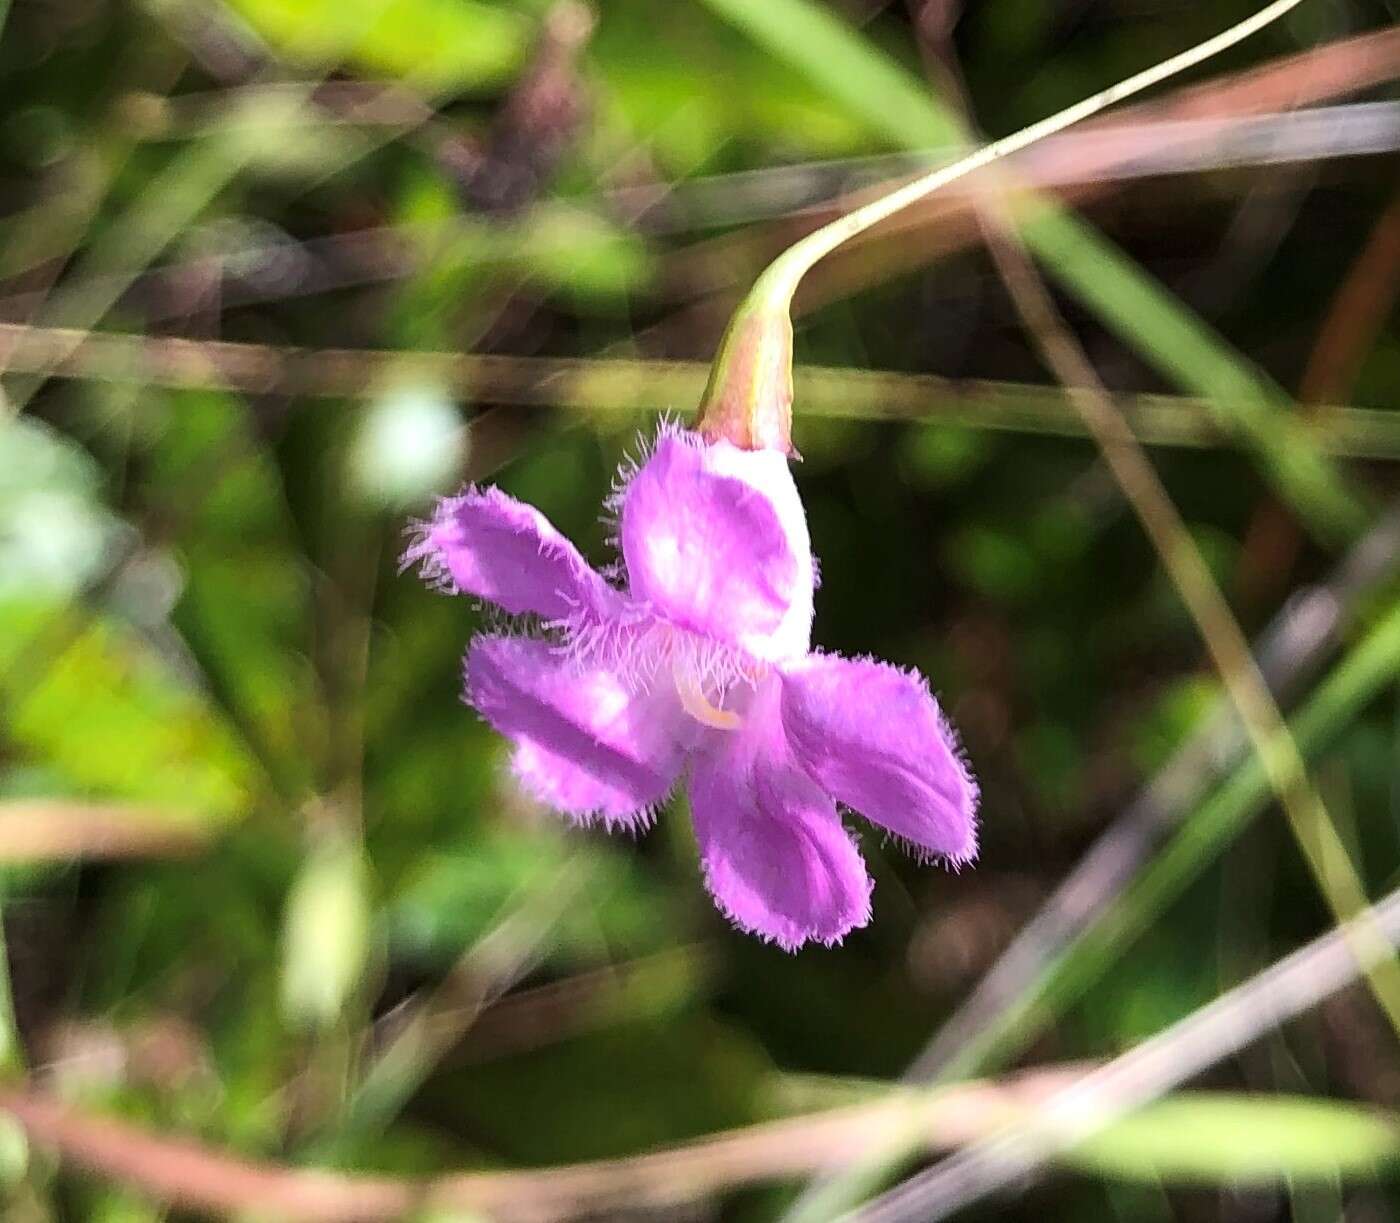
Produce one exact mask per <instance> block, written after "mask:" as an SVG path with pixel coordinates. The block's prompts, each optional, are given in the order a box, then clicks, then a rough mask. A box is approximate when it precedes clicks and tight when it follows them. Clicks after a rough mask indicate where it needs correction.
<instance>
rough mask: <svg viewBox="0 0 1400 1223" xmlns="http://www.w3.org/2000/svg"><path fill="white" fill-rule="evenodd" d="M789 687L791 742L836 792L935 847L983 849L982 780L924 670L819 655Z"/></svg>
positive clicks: (953, 856) (949, 852) (786, 718)
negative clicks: (980, 828)
mask: <svg viewBox="0 0 1400 1223" xmlns="http://www.w3.org/2000/svg"><path fill="white" fill-rule="evenodd" d="M782 688H783V696H782V718H783V726H784V728H785V729H786V731H787V739H788V744H789V746H790V747H791V749H792V752H793V755H794V756H795V757H796V758H797V760H798V761H799V762H800V763H801V765H802V767H803V768H804V769H806V770H807V772H808V773H809V774H810V775H811V776H812V778H813V779H814V780H815V781H817V782H818V783H819V784H820V785H821V786H822V787H823V788H824V789H825V790H826V791H827V792H828V793H829V794H831V795H832V796H833V797H834V798H836V799H838V800H839V801H840V802H843V803H845V804H847V805H848V806H850V807H853V808H855V810H857V811H859V812H860V813H861V814H862V815H863V816H865V818H866V819H868V820H871V821H873V822H874V823H876V824H880V825H883V826H884V827H885V828H888V829H889V830H890V831H891V832H893V833H895V834H896V835H897V836H900V837H903V838H904V839H905V840H907V841H909V842H911V843H912V844H914V845H916V846H918V847H919V848H920V849H922V850H925V851H927V852H928V853H931V854H936V855H937V856H939V857H941V858H946V859H948V860H949V861H950V862H953V863H962V862H968V861H971V860H972V859H973V858H974V857H976V856H977V821H976V814H977V783H976V782H975V781H974V780H973V779H972V775H971V774H970V773H969V772H968V769H967V766H966V764H965V763H964V762H963V760H962V757H961V756H960V755H959V754H958V747H957V740H956V738H955V737H954V734H953V731H952V728H951V727H950V726H949V725H948V722H947V720H946V719H945V718H944V717H943V712H942V710H940V709H939V708H938V702H937V701H935V700H934V698H933V696H932V694H931V693H930V692H929V690H928V685H927V684H926V683H925V682H924V680H923V677H922V676H919V675H917V674H911V673H909V672H906V671H901V670H900V669H899V668H898V667H892V666H890V665H889V664H887V663H881V662H875V661H873V660H870V659H859V660H852V659H847V658H841V657H838V656H836V655H822V654H814V655H812V656H810V657H809V658H808V659H806V660H805V661H803V662H801V663H797V664H795V665H794V666H791V667H787V668H784V671H783V679H782Z"/></svg>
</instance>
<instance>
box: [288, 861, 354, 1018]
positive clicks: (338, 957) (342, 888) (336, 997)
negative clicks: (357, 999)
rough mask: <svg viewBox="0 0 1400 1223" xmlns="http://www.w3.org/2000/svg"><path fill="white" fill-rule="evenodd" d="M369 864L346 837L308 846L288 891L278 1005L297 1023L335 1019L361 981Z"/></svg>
mask: <svg viewBox="0 0 1400 1223" xmlns="http://www.w3.org/2000/svg"><path fill="white" fill-rule="evenodd" d="M369 886H370V878H369V868H368V865H367V863H366V862H365V858H364V853H363V852H362V851H361V849H360V847H359V846H358V845H357V844H356V843H354V842H353V841H352V840H351V839H350V838H348V837H344V836H340V835H334V836H330V837H328V838H326V839H325V840H324V841H323V842H322V843H319V844H317V845H316V846H315V847H313V848H312V850H311V853H310V854H309V855H308V857H307V859H306V862H305V863H304V865H303V866H302V869H301V874H300V875H298V876H297V879H296V882H295V883H294V884H293V885H292V890H291V893H290V895H289V896H288V897H287V913H286V919H285V923H284V926H283V945H282V1010H283V1013H284V1014H285V1015H286V1016H287V1018H288V1020H290V1021H291V1022H292V1023H293V1024H294V1025H296V1026H299V1027H312V1028H317V1027H326V1026H328V1025H330V1024H332V1023H334V1022H335V1021H336V1019H337V1018H339V1016H340V1012H341V1010H342V1008H343V1007H344V1006H345V1003H346V1001H347V1000H348V999H349V998H350V996H351V995H352V993H353V992H354V990H355V987H356V986H357V985H358V984H359V981H360V975H361V973H362V972H363V970H364V965H365V958H366V953H367V952H368V949H369V936H370V917H371V913H370V898H369Z"/></svg>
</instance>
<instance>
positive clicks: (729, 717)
mask: <svg viewBox="0 0 1400 1223" xmlns="http://www.w3.org/2000/svg"><path fill="white" fill-rule="evenodd" d="M671 676H672V678H673V679H674V680H675V684H676V695H677V696H679V697H680V698H681V708H682V709H684V710H685V711H686V713H688V714H689V715H690V716H691V717H692V718H694V719H695V720H696V721H697V722H699V723H700V724H701V725H702V726H713V727H714V728H715V729H716V730H738V729H739V728H740V727H741V726H743V724H744V719H743V718H741V717H740V716H739V715H738V714H737V713H732V712H730V711H729V710H727V709H719V708H717V707H716V706H714V705H712V704H711V703H710V698H709V697H707V696H706V695H705V692H704V689H702V688H701V687H700V681H699V680H698V679H696V677H695V676H694V674H692V673H691V672H690V671H688V670H686V669H684V668H683V667H678V666H676V667H672V668H671Z"/></svg>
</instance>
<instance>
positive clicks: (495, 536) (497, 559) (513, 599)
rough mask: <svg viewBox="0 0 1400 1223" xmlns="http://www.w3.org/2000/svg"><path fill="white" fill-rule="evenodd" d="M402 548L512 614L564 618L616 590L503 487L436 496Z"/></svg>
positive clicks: (433, 573) (450, 584)
mask: <svg viewBox="0 0 1400 1223" xmlns="http://www.w3.org/2000/svg"><path fill="white" fill-rule="evenodd" d="M420 528H421V529H420V532H419V535H418V538H417V539H415V540H414V542H413V543H412V544H411V545H410V546H409V548H408V550H407V551H406V552H405V553H404V556H403V561H404V564H405V565H411V564H413V563H415V562H421V564H422V571H423V576H424V577H426V578H428V579H429V580H437V581H440V582H441V583H442V584H443V585H445V586H446V587H447V588H448V589H450V590H452V591H454V592H456V591H459V590H460V591H466V592H467V593H468V594H472V595H476V596H477V597H478V598H481V599H486V600H489V601H490V602H492V603H498V604H499V605H500V606H501V607H503V608H505V609H506V611H508V612H512V613H516V614H518V613H521V612H535V613H537V614H539V615H541V616H544V617H546V618H547V619H550V620H563V619H567V618H568V617H570V616H571V615H575V614H576V613H578V612H579V611H580V610H584V611H587V610H590V609H597V608H599V607H600V606H602V605H605V604H606V603H607V602H608V601H609V600H610V599H615V598H616V592H615V591H613V590H612V588H611V587H609V586H608V584H607V583H606V582H605V581H604V580H603V578H602V577H601V576H600V575H599V574H598V573H596V572H595V571H594V570H593V569H592V568H591V567H590V566H589V564H588V562H587V561H585V560H584V559H583V557H582V556H581V555H580V554H579V551H578V549H577V548H575V547H574V545H573V544H571V543H570V542H569V541H568V540H567V539H565V538H564V536H562V535H561V534H559V532H558V531H557V530H555V528H554V526H553V525H552V524H551V523H550V521H549V519H547V518H546V517H545V516H544V515H543V514H541V513H540V512H539V510H537V509H535V507H534V506H532V505H526V504H525V503H524V502H523V501H517V500H516V499H515V498H514V497H510V496H507V495H506V494H505V493H503V492H501V490H500V489H498V488H494V487H492V488H481V489H477V488H467V489H465V490H464V491H463V492H462V493H461V494H460V495H459V496H456V497H444V498H443V499H442V500H441V501H439V502H438V507H437V512H436V513H435V514H434V515H433V518H432V521H431V522H426V523H422V524H420Z"/></svg>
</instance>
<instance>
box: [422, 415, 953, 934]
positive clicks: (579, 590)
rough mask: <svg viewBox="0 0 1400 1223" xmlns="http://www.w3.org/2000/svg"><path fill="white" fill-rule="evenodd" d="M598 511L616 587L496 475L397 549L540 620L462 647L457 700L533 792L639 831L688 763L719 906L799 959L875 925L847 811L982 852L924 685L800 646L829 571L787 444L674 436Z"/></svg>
mask: <svg viewBox="0 0 1400 1223" xmlns="http://www.w3.org/2000/svg"><path fill="white" fill-rule="evenodd" d="M609 504H610V508H611V510H612V511H613V512H614V513H615V514H616V521H617V535H618V543H619V545H620V550H621V554H622V561H621V564H620V565H619V566H618V570H617V572H616V573H615V574H611V575H610V577H611V578H612V580H609V577H605V576H604V575H603V574H600V573H598V572H597V571H595V570H594V569H592V568H591V567H590V566H589V565H588V563H587V562H586V561H585V560H584V559H583V557H582V556H581V555H580V554H579V552H578V550H577V549H576V548H575V547H574V546H573V545H572V544H571V543H570V542H569V541H568V540H567V539H565V538H564V537H563V536H562V535H560V534H559V532H558V531H556V530H555V529H554V527H553V526H552V525H550V523H549V522H548V521H547V520H546V519H545V518H544V516H543V515H542V514H540V513H539V511H538V510H535V509H534V508H532V507H531V506H528V505H524V504H522V503H521V502H519V501H516V500H515V499H514V498H512V497H508V496H507V495H506V494H505V493H503V492H501V491H500V490H499V489H496V488H482V489H477V488H468V489H465V490H464V491H463V492H462V493H461V495H459V496H457V497H452V498H446V499H444V500H442V501H441V502H440V503H439V505H438V507H437V512H436V514H435V515H434V516H433V518H432V520H431V521H430V522H425V523H421V524H419V532H418V534H417V536H416V537H415V539H414V541H413V543H412V545H411V546H410V547H409V549H408V551H407V552H406V553H405V556H404V560H405V563H406V564H411V563H413V562H421V564H422V571H423V574H424V576H425V577H426V578H428V579H430V580H432V581H434V582H435V583H436V584H438V585H440V586H442V587H444V588H445V589H448V590H450V591H453V592H458V591H460V592H465V593H467V594H471V595H475V596H477V597H478V598H481V599H484V600H486V601H488V602H490V603H494V604H497V605H499V606H500V607H501V608H503V609H504V610H505V611H506V612H509V613H511V614H513V615H517V616H525V617H530V622H531V623H532V624H533V625H535V626H536V630H537V631H535V632H533V633H527V632H521V633H514V634H501V633H487V634H485V635H483V636H480V637H478V638H477V639H476V640H475V641H474V642H473V643H472V645H471V648H470V650H469V651H468V653H467V659H466V699H467V701H468V702H469V703H470V704H472V705H473V706H475V707H476V709H477V710H478V711H479V712H480V713H481V715H482V716H483V717H484V718H485V719H486V720H487V721H488V722H489V723H490V724H491V725H492V726H493V727H495V729H496V730H498V731H499V732H500V733H501V734H503V735H505V736H506V738H508V739H509V740H510V741H511V742H512V743H513V745H514V749H515V750H514V754H513V757H512V764H513V768H514V772H515V776H516V777H517V778H518V780H519V782H520V784H521V786H522V787H523V788H524V789H525V790H526V791H527V792H528V793H529V794H530V795H532V796H533V797H534V798H536V799H537V800H539V801H540V802H541V803H543V804H545V805H547V806H549V807H552V808H555V809H556V810H558V811H561V812H563V813H565V814H567V815H568V816H570V817H572V818H573V819H575V820H577V821H579V822H581V823H590V822H601V823H603V824H605V825H607V826H608V827H609V828H616V827H624V828H631V829H637V828H642V827H645V826H646V825H647V824H649V823H650V821H651V818H652V815H653V813H654V812H655V810H656V808H657V807H658V806H659V805H660V804H661V803H662V802H663V801H664V800H665V798H666V796H667V795H668V794H669V793H670V792H671V790H672V789H673V788H674V787H675V785H676V783H677V781H678V779H679V778H680V776H681V774H682V772H683V771H684V770H685V769H686V767H687V765H688V766H689V781H688V786H689V793H690V805H691V810H692V812H693V815H694V822H695V836H696V839H697V840H698V842H699V847H700V859H701V862H702V865H703V869H704V875H705V882H706V885H707V886H708V888H709V890H710V892H711V894H712V895H713V896H714V899H715V903H716V904H717V905H718V906H719V907H720V909H721V910H722V911H723V912H724V913H725V914H727V915H728V916H729V917H730V918H731V919H732V920H733V922H734V923H735V924H736V925H737V926H739V927H741V928H742V929H744V930H748V931H751V932H753V933H755V934H758V935H761V936H763V937H764V938H767V939H771V940H772V941H773V942H775V943H777V944H778V945H779V946H781V947H784V948H787V949H789V950H792V949H795V948H797V947H800V946H801V945H802V944H803V943H805V942H807V941H808V940H817V941H820V942H823V943H827V944H832V943H835V942H838V941H839V940H840V939H841V938H842V936H843V935H845V934H846V932H847V931H849V930H851V929H853V928H854V927H857V926H862V925H864V924H865V923H866V922H867V921H869V919H870V891H871V881H870V878H869V876H868V875H867V874H866V870H865V864H864V862H863V861H862V859H861V856H860V853H859V851H858V850H857V848H856V845H855V843H854V841H853V839H852V837H851V836H850V835H849V834H848V833H847V832H846V830H845V828H844V827H843V826H842V823H841V817H840V815H839V813H838V809H837V804H838V803H841V804H844V805H846V806H848V807H851V808H854V809H855V810H856V811H859V812H860V813H861V814H862V815H864V816H865V818H866V819H868V820H870V821H871V822H873V823H876V824H879V825H880V826H881V827H882V828H885V829H886V830H888V831H889V832H891V833H893V834H894V835H895V836H896V837H897V838H899V840H900V841H902V842H904V843H905V844H907V845H908V846H910V847H911V848H912V849H913V850H914V852H916V853H918V854H919V855H921V856H924V857H930V858H938V859H942V860H943V861H945V862H947V863H949V864H952V865H959V864H961V863H964V862H967V861H970V860H971V859H972V858H973V857H974V856H975V855H976V852H977V838H976V824H975V811H976V806H977V787H976V783H975V782H974V781H973V779H972V777H971V775H970V774H969V772H968V770H967V767H966V766H965V764H964V763H963V761H962V759H961V757H960V755H959V752H958V747H957V743H956V740H955V738H954V735H953V732H952V730H951V729H950V728H949V726H948V723H947V721H946V720H945V719H944V717H943V715H942V713H941V712H940V710H939V708H938V704H937V702H936V701H935V700H934V698H933V696H932V695H931V694H930V693H929V690H928V686H927V684H925V682H924V680H923V679H922V677H920V676H919V675H918V674H916V673H912V672H908V671H902V670H900V669H898V668H896V667H893V666H890V665H888V664H886V663H881V662H876V661H874V660H873V659H847V658H842V657H839V656H837V655H833V654H822V653H817V652H813V651H812V650H811V627H812V593H813V589H814V588H815V585H816V573H815V568H814V564H813V560H812V554H811V544H810V541H809V538H808V534H807V522H806V516H805V515H804V513H803V509H802V503H801V501H800V500H799V498H798V495H797V488H796V486H795V485H794V484H793V481H792V475H791V473H790V472H789V470H788V464H787V460H786V458H785V457H784V456H783V455H782V454H780V453H779V452H777V451H776V450H742V449H739V448H738V447H736V446H733V445H731V444H730V443H729V442H727V441H718V442H715V443H713V444H709V443H706V442H704V441H702V440H701V439H700V438H699V437H697V436H696V435H695V434H693V433H688V432H684V431H681V430H678V429H674V428H663V429H662V431H661V434H660V436H659V437H658V439H657V442H656V444H655V446H654V448H653V449H652V451H651V453H650V455H649V456H647V457H646V459H645V461H644V462H643V463H641V464H640V465H639V466H637V467H636V468H635V469H633V470H631V471H629V472H626V473H624V478H623V479H622V481H621V482H620V484H619V487H618V488H617V490H616V492H615V494H614V496H613V498H612V499H611V501H610V503H609Z"/></svg>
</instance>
